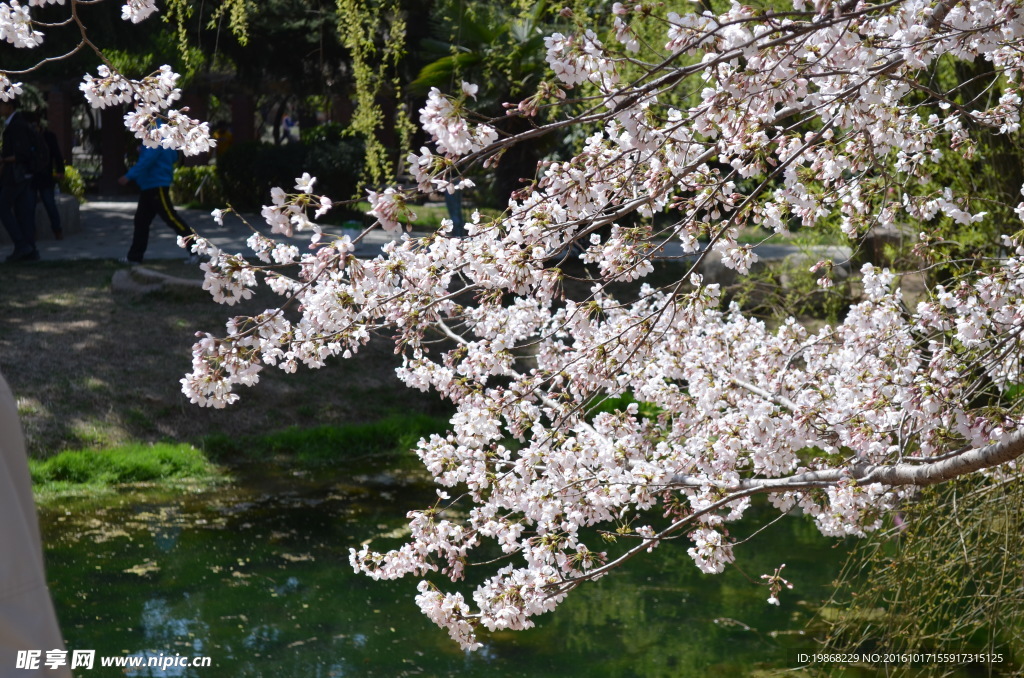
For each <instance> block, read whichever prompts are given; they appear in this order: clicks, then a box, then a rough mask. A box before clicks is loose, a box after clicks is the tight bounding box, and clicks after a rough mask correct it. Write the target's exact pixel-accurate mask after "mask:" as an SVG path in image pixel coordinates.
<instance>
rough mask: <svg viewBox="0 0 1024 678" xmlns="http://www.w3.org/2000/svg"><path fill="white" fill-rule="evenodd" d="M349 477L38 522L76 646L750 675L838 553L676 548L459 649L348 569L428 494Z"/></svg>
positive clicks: (232, 665) (787, 540) (266, 665)
mask: <svg viewBox="0 0 1024 678" xmlns="http://www.w3.org/2000/svg"><path fill="white" fill-rule="evenodd" d="M353 476H354V474H353V473H352V471H351V470H349V471H348V475H347V477H348V480H346V481H342V482H337V481H335V482H332V481H330V480H325V479H323V478H321V479H312V478H309V477H302V478H295V477H288V478H284V479H283V478H282V477H280V476H269V477H260V476H253V477H250V478H247V479H245V480H244V481H240V483H239V485H237V486H235V487H232V488H229V489H224V488H220V489H218V490H216V491H215V492H210V493H206V494H200V495H193V496H187V497H181V496H160V495H159V494H156V493H153V492H149V493H135V494H126V495H124V496H122V497H120V498H118V499H117V500H114V501H110V502H108V503H107V504H105V505H103V506H99V507H97V506H90V505H88V504H85V503H83V504H81V505H69V506H65V507H62V510H61V511H59V512H57V511H51V512H44V515H43V524H44V531H45V536H46V541H47V543H48V562H49V572H50V578H51V580H52V581H53V591H54V595H55V599H56V602H57V606H58V612H59V614H60V617H61V622H62V625H63V627H64V631H65V637H66V639H67V643H68V647H69V649H95V650H96V651H97V655H98V656H125V655H127V656H137V657H145V658H148V657H153V656H158V657H159V656H161V655H162V656H175V655H177V654H179V653H180V654H181V655H205V656H209V657H211V658H212V661H213V670H212V671H211V669H193V668H184V667H170V668H169V669H168V670H166V671H159V670H158V672H154V673H153V674H152V675H161V676H181V677H188V678H191V677H192V676H203V678H209V677H210V676H211V675H216V676H218V677H225V678H234V677H243V676H245V677H249V676H282V677H288V676H303V677H305V676H323V677H325V678H328V677H335V676H366V677H369V676H385V677H387V678H394V677H397V676H412V675H425V676H486V677H487V678H512V677H515V676H523V677H524V678H543V677H545V676H552V677H554V676H558V677H564V676H583V675H586V676H599V677H607V678H620V677H621V678H626V677H629V678H633V677H640V678H661V677H668V676H671V677H672V678H678V677H679V676H707V675H709V674H711V673H712V672H717V673H722V674H723V675H730V676H742V675H749V674H750V673H751V672H752V671H755V670H758V669H764V668H769V667H772V666H779V665H781V664H783V663H784V662H785V657H786V648H787V647H792V646H794V645H795V644H797V643H799V641H800V637H799V635H798V634H799V630H800V629H801V628H802V627H803V624H804V623H805V621H806V620H807V618H808V617H809V610H810V608H811V607H812V606H813V604H812V603H813V601H817V600H818V599H819V597H821V596H822V595H824V594H825V593H826V592H827V585H828V583H829V582H830V581H831V578H832V577H833V576H834V574H835V572H836V570H837V565H838V560H839V559H840V558H841V556H842V552H841V550H837V549H833V548H832V547H833V542H832V541H829V540H825V539H823V538H821V537H820V536H819V535H818V534H817V533H816V531H814V529H813V527H811V526H810V525H808V524H806V523H804V522H802V521H799V520H796V519H794V520H786V521H782V522H781V523H780V524H779V525H777V526H776V527H775V528H773V530H769V531H767V532H766V533H765V535H762V536H759V537H757V538H755V539H754V540H752V541H751V542H750V543H748V544H747V545H745V547H744V548H743V549H742V550H741V551H738V553H739V558H740V560H739V563H738V565H739V567H740V568H741V569H740V570H734V571H732V572H730V573H727V574H726V575H724V576H717V577H710V576H706V575H702V574H701V573H700V572H698V571H697V569H696V568H695V567H694V566H693V564H692V561H691V560H690V558H689V557H688V556H687V555H686V549H685V545H684V544H682V543H679V544H674V543H673V544H668V545H665V546H663V547H661V548H659V549H657V550H656V551H655V552H654V553H653V554H651V555H650V556H648V557H645V558H642V559H638V560H636V561H634V562H632V563H630V565H629V566H628V567H627V568H626V569H625V570H622V571H620V572H617V573H614V574H612V575H610V576H608V577H606V578H604V579H602V580H601V581H599V582H596V583H594V584H592V585H588V586H584V587H582V588H581V589H579V590H578V591H577V592H575V593H574V594H573V596H570V599H569V600H568V601H567V602H566V603H565V604H563V605H562V606H561V607H560V608H559V609H558V610H557V611H556V612H555V613H554V614H552V615H547V616H546V617H544V618H541V619H540V620H538V622H539V623H538V628H536V629H533V630H531V631H528V632H525V633H511V632H506V633H495V634H491V635H490V636H488V637H486V638H485V645H484V647H483V648H481V650H479V651H478V652H476V653H473V654H469V655H467V654H464V653H462V652H461V651H460V650H459V649H458V647H457V646H456V645H455V644H454V643H453V642H451V641H450V640H449V639H448V637H447V634H446V633H444V632H443V631H441V630H440V629H438V628H436V627H435V626H433V625H432V624H431V623H430V622H429V621H427V620H426V619H425V618H424V617H423V616H422V615H420V614H419V612H418V610H417V608H416V606H415V604H414V602H413V598H414V596H415V582H414V581H411V580H410V581H397V582H374V581H372V580H370V579H368V578H366V577H362V576H357V575H355V574H353V573H352V570H351V568H350V567H349V565H348V549H349V547H352V546H358V545H359V544H360V543H361V542H362V541H364V540H366V539H368V538H371V537H381V536H382V535H383V536H384V538H391V539H394V540H395V543H398V540H399V539H400V538H401V536H402V533H403V529H402V528H403V526H404V514H405V512H406V511H407V510H409V509H410V508H415V507H420V506H426V505H429V504H430V503H432V501H433V498H434V495H433V490H432V488H430V487H425V486H421V485H418V484H416V483H414V482H411V481H409V480H400V479H396V478H395V477H393V476H388V477H387V478H386V482H384V481H381V482H375V481H376V480H379V478H376V477H374V476H372V475H370V474H367V475H366V476H365V477H364V478H362V479H361V480H363V481H364V482H363V484H352V482H353V481H352V478H353ZM64 509H66V511H65V510H64ZM782 562H785V563H787V568H786V572H787V575H792V576H791V577H790V579H791V580H792V581H794V582H795V583H796V584H797V586H798V589H797V590H796V591H794V592H793V594H794V595H791V596H789V597H788V599H786V598H784V599H783V605H782V607H781V608H776V607H774V606H770V605H767V604H766V603H765V598H766V592H765V589H764V588H763V587H760V586H756V585H755V584H754V583H752V582H751V580H756V579H757V578H758V577H759V575H760V574H761V573H764V572H771V571H773V570H774V568H776V567H778V565H779V564H780V563H782ZM481 574H483V573H482V572H481ZM801 599H803V600H805V601H812V602H811V603H808V602H803V603H802V602H801ZM780 631H781V633H779V632H780ZM108 670H111V669H108ZM146 670H147V671H148V670H149V669H146ZM116 671H117V673H111V674H110V675H122V674H121V673H120V672H121V671H122V670H121V669H117V670H116ZM96 675H102V672H101V671H99V672H97V673H96ZM128 675H137V676H147V675H150V674H149V673H145V672H141V673H129V674H128Z"/></svg>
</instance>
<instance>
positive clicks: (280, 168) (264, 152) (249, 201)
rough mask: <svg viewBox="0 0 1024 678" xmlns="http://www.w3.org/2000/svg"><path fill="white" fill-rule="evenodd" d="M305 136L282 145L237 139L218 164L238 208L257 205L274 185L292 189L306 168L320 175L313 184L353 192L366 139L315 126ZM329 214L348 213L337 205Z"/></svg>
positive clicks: (339, 192)
mask: <svg viewBox="0 0 1024 678" xmlns="http://www.w3.org/2000/svg"><path fill="white" fill-rule="evenodd" d="M307 138H308V139H311V140H313V141H312V142H306V141H303V142H302V143H296V144H286V145H284V146H275V145H272V144H263V143H259V142H248V143H242V144H234V145H233V146H232V147H231V148H230V149H228V150H227V152H225V153H224V155H223V156H221V158H220V159H219V160H218V164H217V174H218V176H219V178H220V183H221V186H222V188H223V192H224V198H225V199H226V201H227V202H228V203H230V204H231V206H232V207H234V208H235V209H237V210H241V211H252V210H258V209H259V208H260V205H263V204H265V203H266V202H267V201H268V200H269V196H270V189H271V188H272V187H274V186H280V187H281V188H283V189H285V190H286V191H287V190H292V187H293V186H294V185H295V177H299V176H302V173H303V172H309V173H310V174H311V175H313V176H315V177H317V180H318V181H317V185H316V187H315V188H316V190H318V191H321V192H323V193H324V194H326V195H330V196H334V197H336V198H337V197H340V196H349V195H352V194H353V192H354V190H355V188H356V186H357V184H358V183H359V174H360V170H361V168H362V160H363V145H362V141H361V140H359V139H353V138H351V137H342V136H341V134H340V132H338V131H336V130H328V131H324V132H322V133H315V132H314V133H312V134H310V135H307ZM332 138H333V140H329V139H332ZM331 216H333V217H339V216H345V214H344V213H343V212H339V211H338V210H333V211H332V212H331Z"/></svg>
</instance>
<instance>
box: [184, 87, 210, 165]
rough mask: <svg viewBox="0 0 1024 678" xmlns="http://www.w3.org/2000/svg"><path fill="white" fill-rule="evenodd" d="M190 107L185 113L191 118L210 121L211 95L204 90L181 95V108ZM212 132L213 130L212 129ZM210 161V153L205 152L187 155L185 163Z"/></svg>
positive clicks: (200, 163) (194, 163)
mask: <svg viewBox="0 0 1024 678" xmlns="http://www.w3.org/2000/svg"><path fill="white" fill-rule="evenodd" d="M186 107H187V108H188V112H187V113H186V114H185V115H187V116H188V117H190V118H195V119H197V120H199V121H201V122H209V121H210V97H209V96H208V95H207V94H206V93H205V92H204V93H202V94H200V93H198V92H185V93H184V94H182V97H181V108H186ZM210 131H211V132H212V131H213V130H210ZM208 162H210V154H209V153H203V154H201V155H186V156H185V161H184V164H185V165H187V166H189V167H194V166H196V165H205V164H207V163H208Z"/></svg>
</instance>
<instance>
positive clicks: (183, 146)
mask: <svg viewBox="0 0 1024 678" xmlns="http://www.w3.org/2000/svg"><path fill="white" fill-rule="evenodd" d="M97 73H98V75H99V77H93V76H92V75H86V76H85V78H84V80H83V81H82V84H81V85H79V89H80V90H81V91H82V93H83V94H84V95H85V100H86V101H87V102H89V104H90V105H91V106H92V107H93V108H106V107H107V106H113V105H118V104H131V105H133V106H134V109H133V110H131V111H129V112H128V113H126V114H125V116H124V122H125V126H126V127H127V128H128V129H129V130H131V132H132V133H134V134H135V136H136V137H137V138H138V139H140V140H142V143H143V144H145V145H146V146H149V147H151V148H156V147H158V146H162V147H163V148H174V149H179V150H181V151H182V152H183V153H185V154H186V155H198V154H200V153H206V152H208V151H209V150H210V149H211V148H212V147H213V146H215V145H216V143H217V142H216V141H214V140H213V138H212V137H211V136H210V126H209V124H208V123H205V122H201V121H199V120H196V119H194V118H190V117H188V116H187V115H185V113H186V112H187V110H188V109H181V110H175V109H170V106H171V105H172V104H173V102H175V101H177V100H178V99H180V98H181V90H180V89H179V88H178V78H179V77H180V76H179V75H178V74H177V73H175V72H174V71H173V70H171V67H170V66H166V65H165V66H161V67H160V69H159V70H158V71H156V72H155V73H153V74H152V75H150V76H147V77H145V78H143V79H141V80H132V79H130V78H126V77H125V76H123V75H121V74H120V73H118V72H116V71H112V70H111V69H110V68H109V67H107V66H106V65H101V66H99V67H98V68H97Z"/></svg>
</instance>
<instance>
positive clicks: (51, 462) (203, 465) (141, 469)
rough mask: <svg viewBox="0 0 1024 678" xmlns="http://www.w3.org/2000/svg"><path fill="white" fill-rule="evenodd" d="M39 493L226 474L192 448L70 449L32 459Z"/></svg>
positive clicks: (196, 479) (164, 445)
mask: <svg viewBox="0 0 1024 678" xmlns="http://www.w3.org/2000/svg"><path fill="white" fill-rule="evenodd" d="M29 470H30V472H31V473H32V483H33V485H34V487H35V489H36V492H37V493H39V494H44V495H46V494H60V493H63V492H83V491H88V492H95V491H103V490H104V489H109V488H112V487H114V486H117V485H125V484H130V483H148V482H156V481H191V482H212V481H215V480H217V479H219V478H222V477H223V471H221V470H220V469H218V467H217V466H215V465H214V464H212V463H211V462H210V461H209V460H208V459H207V458H206V455H204V454H203V453H202V452H201V451H200V450H198V449H196V448H195V447H193V446H191V445H185V444H169V443H159V444H155V445H148V444H134V445H122V446H118V447H110V448H106V449H101V450H68V451H65V452H61V453H60V454H57V455H55V456H53V457H50V458H48V459H44V460H38V459H30V460H29Z"/></svg>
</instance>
